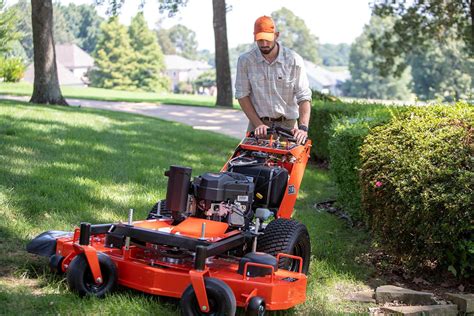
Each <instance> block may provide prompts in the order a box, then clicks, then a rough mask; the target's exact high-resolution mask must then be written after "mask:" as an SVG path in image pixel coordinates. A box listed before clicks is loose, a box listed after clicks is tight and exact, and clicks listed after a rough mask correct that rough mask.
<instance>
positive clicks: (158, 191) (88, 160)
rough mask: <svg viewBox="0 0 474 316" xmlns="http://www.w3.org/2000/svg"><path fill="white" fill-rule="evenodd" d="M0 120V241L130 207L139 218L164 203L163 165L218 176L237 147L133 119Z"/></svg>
mask: <svg viewBox="0 0 474 316" xmlns="http://www.w3.org/2000/svg"><path fill="white" fill-rule="evenodd" d="M7 104H8V105H14V104H15V103H12V102H7ZM16 104H17V103H16ZM2 107H5V104H4V102H2V104H1V105H0V111H2ZM0 113H1V115H0V126H1V128H0V162H1V164H0V194H2V195H3V200H4V203H5V204H8V209H9V211H10V212H9V214H8V217H9V220H10V221H7V222H4V223H3V224H0V229H1V230H0V234H1V237H2V238H8V239H16V240H22V241H24V242H26V239H29V238H31V237H32V234H35V233H38V232H40V231H42V230H45V229H72V228H73V227H74V226H75V225H77V224H79V222H81V221H89V222H91V223H103V222H108V221H112V220H117V219H124V220H125V219H126V216H127V210H128V209H129V208H135V209H137V216H141V217H143V216H145V214H146V212H147V210H148V209H149V208H150V207H151V205H153V202H154V201H155V200H157V199H159V198H163V197H164V194H165V190H166V183H167V178H166V177H165V176H164V171H165V170H167V169H168V168H169V166H170V165H172V164H179V165H185V166H190V167H192V168H193V169H194V170H195V171H194V172H193V174H194V175H197V174H198V173H200V172H203V171H205V170H206V171H209V170H211V171H213V170H219V169H220V168H221V166H222V164H223V163H224V161H225V159H226V158H227V157H228V155H229V154H230V153H231V151H232V149H233V148H234V147H235V145H236V142H235V140H231V139H229V138H226V137H223V136H220V135H217V134H213V133H209V132H204V133H203V132H199V133H198V132H195V131H194V130H192V128H190V127H187V126H182V125H179V124H173V123H168V122H164V121H161V120H158V119H153V118H146V117H141V116H137V115H129V114H122V113H114V112H107V111H99V110H89V109H77V108H67V107H44V106H36V105H26V104H22V105H18V104H17V105H16V106H15V107H14V108H12V107H10V111H2V112H0ZM20 113H21V114H20ZM1 202H2V199H0V203H1ZM0 205H1V204H0ZM32 232H33V233H32Z"/></svg>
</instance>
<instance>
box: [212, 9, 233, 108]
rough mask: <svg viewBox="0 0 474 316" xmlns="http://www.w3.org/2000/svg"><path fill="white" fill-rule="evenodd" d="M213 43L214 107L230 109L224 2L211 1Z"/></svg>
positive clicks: (230, 89)
mask: <svg viewBox="0 0 474 316" xmlns="http://www.w3.org/2000/svg"><path fill="white" fill-rule="evenodd" d="M212 10H213V23H214V43H215V48H216V85H217V100H216V105H221V106H226V107H232V80H231V74H230V65H229V45H228V44H227V21H226V16H227V7H226V4H225V0H212Z"/></svg>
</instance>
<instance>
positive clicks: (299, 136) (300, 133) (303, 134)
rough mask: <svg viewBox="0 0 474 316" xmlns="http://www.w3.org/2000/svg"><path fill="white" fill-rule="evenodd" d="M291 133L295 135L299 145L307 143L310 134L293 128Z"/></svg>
mask: <svg viewBox="0 0 474 316" xmlns="http://www.w3.org/2000/svg"><path fill="white" fill-rule="evenodd" d="M291 132H292V133H293V137H294V138H295V139H296V143H297V144H298V145H301V144H303V143H304V142H305V141H306V139H307V138H308V132H307V131H303V130H301V129H298V128H293V129H292V130H291Z"/></svg>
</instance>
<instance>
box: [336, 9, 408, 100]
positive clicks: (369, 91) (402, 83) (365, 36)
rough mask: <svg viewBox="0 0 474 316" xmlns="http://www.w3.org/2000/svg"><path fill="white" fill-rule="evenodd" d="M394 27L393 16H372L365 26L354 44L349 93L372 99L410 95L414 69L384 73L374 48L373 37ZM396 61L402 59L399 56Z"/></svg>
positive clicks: (350, 63) (353, 95)
mask: <svg viewBox="0 0 474 316" xmlns="http://www.w3.org/2000/svg"><path fill="white" fill-rule="evenodd" d="M392 27H393V19H390V18H380V17H376V16H374V17H372V18H371V20H370V24H369V25H366V26H365V27H364V31H363V33H362V35H360V36H359V37H358V38H357V39H356V40H355V42H354V43H353V44H352V47H351V52H350V57H349V70H350V72H351V79H350V80H349V81H347V82H346V83H345V87H344V90H345V92H346V94H347V95H349V96H352V97H359V98H370V99H401V100H405V99H408V98H409V97H410V79H411V76H410V72H409V71H408V69H407V70H405V71H404V72H403V73H402V75H401V77H400V78H397V77H394V76H393V75H382V74H381V73H380V70H379V69H378V68H377V67H375V63H377V61H378V58H379V57H378V56H376V55H374V53H373V52H372V50H371V42H370V38H371V37H378V36H382V34H383V31H384V30H385V29H390V28H392ZM396 62H398V63H399V62H402V60H400V59H399V60H397V61H396Z"/></svg>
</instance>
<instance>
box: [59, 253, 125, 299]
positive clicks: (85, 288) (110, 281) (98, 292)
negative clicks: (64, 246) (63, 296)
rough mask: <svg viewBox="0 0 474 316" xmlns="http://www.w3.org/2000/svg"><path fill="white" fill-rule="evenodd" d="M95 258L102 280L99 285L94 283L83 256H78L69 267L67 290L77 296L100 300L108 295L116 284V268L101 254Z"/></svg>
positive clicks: (108, 258) (110, 260)
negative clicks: (88, 296) (97, 261)
mask: <svg viewBox="0 0 474 316" xmlns="http://www.w3.org/2000/svg"><path fill="white" fill-rule="evenodd" d="M97 256H98V258H99V265H100V272H101V274H102V279H103V282H102V284H100V285H97V284H96V283H95V282H94V277H93V276H92V271H91V269H90V267H89V263H88V262H87V258H86V255H85V254H83V253H81V254H78V255H77V256H76V257H75V258H74V259H72V261H71V264H70V265H69V268H68V270H67V283H68V285H69V288H70V289H71V290H72V291H74V292H77V294H79V296H85V295H92V296H96V297H99V298H102V297H104V296H105V295H106V294H108V293H110V292H111V291H112V290H113V289H114V288H115V285H116V284H117V267H116V266H115V264H114V262H113V261H112V259H110V257H109V256H107V255H106V254H104V253H102V252H98V253H97Z"/></svg>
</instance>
